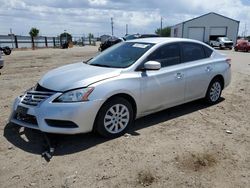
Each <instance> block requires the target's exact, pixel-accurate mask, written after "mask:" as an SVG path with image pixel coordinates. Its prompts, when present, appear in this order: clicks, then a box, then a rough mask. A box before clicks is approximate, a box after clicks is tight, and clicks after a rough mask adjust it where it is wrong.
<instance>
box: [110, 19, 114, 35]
mask: <svg viewBox="0 0 250 188" xmlns="http://www.w3.org/2000/svg"><path fill="white" fill-rule="evenodd" d="M111 33H112V36H113V35H114V21H113V18H111Z"/></svg>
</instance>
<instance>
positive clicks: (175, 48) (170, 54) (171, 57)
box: [147, 44, 180, 67]
mask: <svg viewBox="0 0 250 188" xmlns="http://www.w3.org/2000/svg"><path fill="white" fill-rule="evenodd" d="M147 60H148V61H158V62H160V63H161V66H162V67H167V66H171V65H176V64H179V63H180V48H179V45H178V44H169V45H165V46H162V47H160V48H159V49H157V50H156V51H154V52H153V53H152V54H151V55H149V57H148V59H147Z"/></svg>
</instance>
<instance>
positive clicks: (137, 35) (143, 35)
mask: <svg viewBox="0 0 250 188" xmlns="http://www.w3.org/2000/svg"><path fill="white" fill-rule="evenodd" d="M151 37H159V35H157V34H132V35H126V36H125V37H122V38H123V40H124V41H128V40H133V39H140V38H151Z"/></svg>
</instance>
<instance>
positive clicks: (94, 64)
mask: <svg viewBox="0 0 250 188" xmlns="http://www.w3.org/2000/svg"><path fill="white" fill-rule="evenodd" d="M89 65H93V66H97V67H112V66H110V65H102V64H98V63H93V64H89ZM112 68H113V67H112Z"/></svg>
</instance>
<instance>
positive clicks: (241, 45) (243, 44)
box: [234, 39, 250, 52]
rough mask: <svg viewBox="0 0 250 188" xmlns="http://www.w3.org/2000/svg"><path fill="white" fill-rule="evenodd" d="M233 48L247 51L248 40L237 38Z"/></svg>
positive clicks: (249, 49)
mask: <svg viewBox="0 0 250 188" xmlns="http://www.w3.org/2000/svg"><path fill="white" fill-rule="evenodd" d="M234 50H235V51H244V52H248V51H250V42H249V41H248V40H245V39H239V40H237V43H236V45H235V47H234Z"/></svg>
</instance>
